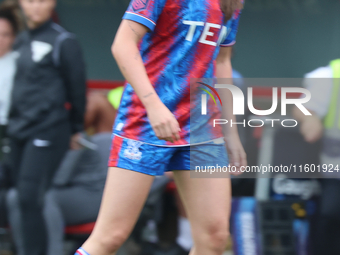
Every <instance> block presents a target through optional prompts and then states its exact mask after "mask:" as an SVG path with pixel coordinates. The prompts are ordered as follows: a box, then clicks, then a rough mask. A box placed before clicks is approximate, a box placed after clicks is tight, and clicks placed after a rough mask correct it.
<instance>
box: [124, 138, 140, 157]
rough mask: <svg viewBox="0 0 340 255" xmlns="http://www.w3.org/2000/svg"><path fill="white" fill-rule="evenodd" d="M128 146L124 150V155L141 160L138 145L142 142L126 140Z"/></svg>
mask: <svg viewBox="0 0 340 255" xmlns="http://www.w3.org/2000/svg"><path fill="white" fill-rule="evenodd" d="M127 144H128V147H127V148H126V149H125V150H124V157H126V158H129V159H132V160H141V158H142V152H141V151H139V147H140V146H141V145H142V144H143V143H142V142H138V141H134V140H128V142H127Z"/></svg>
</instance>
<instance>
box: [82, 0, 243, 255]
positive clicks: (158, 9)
mask: <svg viewBox="0 0 340 255" xmlns="http://www.w3.org/2000/svg"><path fill="white" fill-rule="evenodd" d="M240 1H241V0H221V2H220V1H219V0H209V1H207V0H181V1H179V0H133V1H131V3H130V6H129V8H128V10H127V11H126V13H125V15H124V17H123V21H122V23H121V25H120V27H119V29H118V32H117V35H116V37H115V40H114V43H113V46H112V52H113V55H114V57H115V59H116V61H117V63H118V64H119V67H120V70H121V71H122V73H123V75H124V76H125V78H126V80H127V82H128V83H127V84H126V87H125V91H124V94H123V97H122V101H121V105H120V109H119V112H118V115H117V118H116V122H115V125H114V136H113V141H112V149H111V156H110V160H109V166H110V170H109V173H108V177H107V182H106V187H105V191H104V195H103V200H102V205H101V209H100V212H99V216H98V220H97V223H96V226H95V229H94V231H93V233H92V234H91V236H90V237H89V239H88V240H87V241H86V242H85V243H84V245H83V246H82V247H81V248H80V249H78V251H77V252H76V254H91V255H109V254H115V253H116V251H117V250H118V248H119V247H120V246H121V245H122V243H123V242H124V241H125V239H126V238H127V237H128V236H129V233H130V231H131V229H132V228H133V226H134V224H135V222H136V220H137V218H138V215H139V213H140V211H141V208H142V206H143V203H144V201H145V199H146V197H147V195H148V191H149V188H150V185H151V183H152V181H153V178H154V176H155V175H160V174H163V173H164V171H168V170H173V171H174V179H175V181H176V184H177V187H178V189H179V193H180V195H181V199H182V201H183V203H184V206H185V210H186V212H187V214H188V218H189V220H190V222H191V226H192V235H193V239H194V248H193V249H192V251H191V253H190V254H192V255H220V254H222V253H223V251H224V248H225V246H226V241H227V238H228V221H229V212H230V198H231V191H230V179H228V178H190V171H183V170H192V169H191V166H190V165H191V162H190V152H191V151H194V152H195V153H197V154H195V155H200V156H199V157H196V158H195V160H197V159H198V160H201V163H202V164H204V162H205V161H209V162H214V163H215V164H218V165H225V164H226V162H228V155H227V153H226V150H225V147H224V142H223V139H222V143H221V142H220V141H221V139H217V140H216V139H215V138H221V137H223V134H222V131H221V129H218V128H216V129H213V130H212V131H211V132H210V133H209V132H206V131H207V130H208V129H209V127H211V128H212V126H210V125H211V123H209V125H205V126H204V127H203V126H202V127H197V126H195V127H194V126H193V124H194V123H196V122H195V121H192V125H191V126H190V123H191V121H190V113H191V109H190V107H191V106H190V81H191V78H212V77H214V72H215V76H216V77H217V78H231V77H232V68H231V62H230V55H231V49H230V47H228V46H231V45H233V44H234V42H235V36H236V31H237V26H238V20H239V12H240V11H239V8H240V7H241V3H240ZM221 10H222V11H223V12H222V11H221ZM223 13H224V14H223ZM219 46H223V47H221V48H220V47H219ZM217 55H218V56H217ZM216 57H217V58H216ZM215 59H216V65H214V64H215V62H214V60H215ZM220 96H221V98H222V102H224V104H223V107H222V113H223V114H224V116H225V118H226V119H234V117H233V115H232V105H231V102H232V98H231V93H230V92H229V91H228V90H223V89H222V90H221V92H220ZM210 101H212V100H210ZM213 113H214V112H213ZM209 114H210V113H209ZM215 116H217V115H215ZM208 126H209V127H208ZM197 128H198V129H197ZM193 129H195V130H196V131H197V130H202V132H205V135H206V139H204V138H202V139H201V141H200V142H199V143H195V142H193V140H195V139H192V138H193V137H192V134H191V133H192V132H190V130H193ZM225 140H226V145H227V149H228V152H229V157H230V164H231V165H234V166H237V167H240V166H242V165H246V155H245V153H244V150H243V148H242V145H241V142H240V139H239V136H238V133H237V129H236V127H235V126H233V127H232V128H228V130H227V131H226V134H225ZM89 206H90V205H89Z"/></svg>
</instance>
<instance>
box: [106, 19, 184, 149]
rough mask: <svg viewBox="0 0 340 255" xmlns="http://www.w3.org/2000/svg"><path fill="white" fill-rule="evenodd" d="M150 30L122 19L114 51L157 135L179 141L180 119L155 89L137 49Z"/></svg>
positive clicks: (168, 139)
mask: <svg viewBox="0 0 340 255" xmlns="http://www.w3.org/2000/svg"><path fill="white" fill-rule="evenodd" d="M147 32H148V28H147V27H145V26H143V25H141V24H139V23H137V22H134V21H131V20H123V21H122V23H121V25H120V27H119V29H118V31H117V34H116V37H115V40H114V42H113V45H112V54H113V56H114V57H115V59H116V61H117V63H118V66H119V68H120V70H121V72H122V74H123V75H124V77H125V79H126V80H127V81H128V82H129V83H130V84H131V86H132V87H133V89H134V91H135V92H136V94H137V96H138V97H139V99H140V100H141V102H142V103H143V105H144V107H145V109H146V111H147V115H148V118H149V121H150V124H151V126H152V128H153V130H154V132H155V134H156V136H157V137H158V138H159V139H162V140H166V141H171V142H173V141H177V140H179V139H180V137H179V131H180V127H179V125H178V122H177V120H176V118H175V117H174V115H173V114H172V113H171V112H170V111H169V109H168V108H167V107H166V106H165V105H164V104H163V103H162V102H161V100H160V98H159V97H158V95H157V93H156V91H155V89H154V88H153V86H152V84H151V82H150V80H149V78H148V75H147V73H146V70H145V66H144V63H143V61H142V57H141V55H140V52H139V49H138V43H139V41H140V40H141V39H142V38H143V37H144V35H145V34H146V33H147Z"/></svg>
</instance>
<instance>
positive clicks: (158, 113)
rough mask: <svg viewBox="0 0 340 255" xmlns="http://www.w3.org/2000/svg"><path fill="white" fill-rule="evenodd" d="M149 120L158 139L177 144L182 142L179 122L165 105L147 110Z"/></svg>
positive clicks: (161, 104)
mask: <svg viewBox="0 0 340 255" xmlns="http://www.w3.org/2000/svg"><path fill="white" fill-rule="evenodd" d="M147 114H148V118H149V121H150V124H151V126H152V129H153V131H154V132H155V134H156V136H157V137H158V139H161V140H165V141H169V142H172V143H173V142H175V141H178V140H180V136H179V132H180V131H181V129H180V127H179V124H178V121H177V120H176V118H175V116H174V115H173V114H172V113H171V112H170V110H169V109H168V108H167V107H166V106H165V105H164V104H163V103H161V102H160V103H159V104H157V105H156V106H154V107H152V108H150V109H147Z"/></svg>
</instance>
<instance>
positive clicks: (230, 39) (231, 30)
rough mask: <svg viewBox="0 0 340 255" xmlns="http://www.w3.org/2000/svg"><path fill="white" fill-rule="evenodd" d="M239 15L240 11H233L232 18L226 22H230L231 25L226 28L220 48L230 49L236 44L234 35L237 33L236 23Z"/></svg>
mask: <svg viewBox="0 0 340 255" xmlns="http://www.w3.org/2000/svg"><path fill="white" fill-rule="evenodd" d="M240 14H241V10H237V11H235V13H234V16H233V18H232V19H231V20H229V21H228V22H231V25H230V26H227V27H228V31H227V37H226V39H225V40H224V41H223V42H222V43H221V44H220V46H221V47H230V46H233V45H234V44H235V43H236V35H237V31H238V23H239V20H240Z"/></svg>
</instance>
